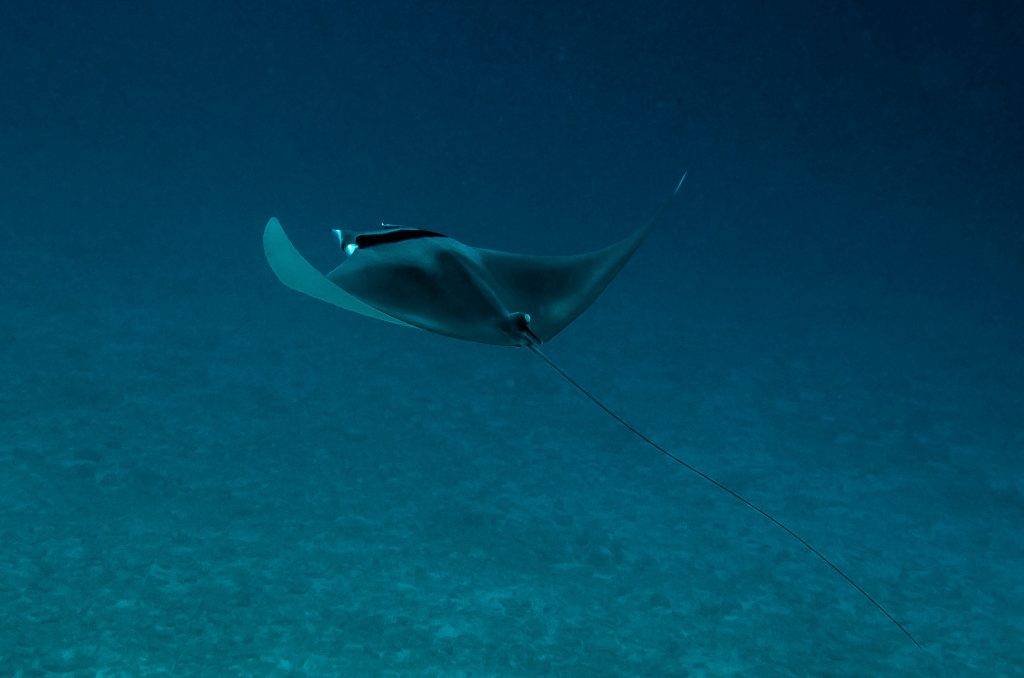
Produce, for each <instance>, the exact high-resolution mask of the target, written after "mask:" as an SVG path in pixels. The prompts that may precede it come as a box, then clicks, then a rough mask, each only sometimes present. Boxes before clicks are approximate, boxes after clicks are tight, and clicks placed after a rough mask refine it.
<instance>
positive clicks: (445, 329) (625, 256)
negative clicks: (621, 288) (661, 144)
mask: <svg viewBox="0 0 1024 678" xmlns="http://www.w3.org/2000/svg"><path fill="white" fill-rule="evenodd" d="M685 179H686V174H685V173H684V174H683V176H682V178H681V179H680V180H679V183H677V184H676V187H675V190H674V191H672V194H671V195H670V196H669V197H668V198H667V199H666V200H665V201H664V202H663V203H662V205H661V206H660V207H659V209H658V210H657V211H656V212H655V214H654V216H652V217H651V218H650V219H649V220H648V221H647V223H646V224H645V225H644V226H643V227H642V228H640V229H639V230H637V231H635V232H634V233H633V234H632V235H630V236H628V237H626V238H625V239H623V240H621V241H619V242H618V243H615V244H613V245H611V246H609V247H606V248H604V249H601V250H597V251H594V252H590V253H586V254H576V255H565V256H529V255H523V254H512V253H508V252H498V251H495V250H488V249H480V248H476V247H471V246H469V245H466V244H464V243H461V242H459V241H458V240H455V239H454V238H450V237H448V236H445V235H442V234H441V233H437V232H435V231H430V230H426V229H421V228H411V227H407V226H398V225H394V224H381V228H380V229H379V230H375V231H369V232H362V233H356V232H350V231H343V230H336V231H334V234H335V236H336V237H337V239H338V243H339V245H340V246H341V251H342V253H343V255H344V257H345V259H344V261H342V263H341V264H340V265H339V266H338V267H337V268H335V269H334V270H333V271H331V272H329V273H327V274H326V275H324V274H323V273H321V272H320V271H318V270H317V269H316V268H315V267H314V266H313V265H312V264H310V263H309V262H308V261H306V259H305V258H303V256H302V255H301V254H300V253H299V251H298V250H297V249H296V248H295V246H294V245H293V244H292V243H291V241H290V240H289V239H288V236H287V235H286V234H285V232H284V229H283V228H282V227H281V224H280V222H279V221H278V220H277V219H276V218H271V219H270V220H269V221H268V222H267V225H266V228H265V229H264V231H263V249H264V252H265V254H266V257H267V262H268V263H269V264H270V268H271V269H272V270H273V272H274V274H275V275H276V276H277V277H278V279H279V280H280V281H281V282H282V283H283V284H284V285H285V286H286V287H290V288H291V289H293V290H296V291H298V292H302V293H303V294H306V295H309V296H311V297H314V298H316V299H320V300H321V301H325V302H327V303H329V304H333V305H335V306H339V307H341V308H344V309H346V310H349V311H354V312H356V313H360V314H362V315H365V316H368V317H371V318H376V319H378V320H385V321H387V322H391V323H395V324H397V325H405V326H410V327H416V328H419V329H422V330H427V331H429V332H435V333H437V334H442V335H445V336H449V337H454V338H456V339H463V340H466V341H474V342H479V343H484V344H495V345H500V346H518V347H525V348H528V349H529V350H530V351H532V352H533V353H535V354H536V355H537V356H538V357H539V358H540V359H541V360H543V361H544V362H545V363H547V365H548V366H550V367H551V368H552V369H553V370H554V371H555V372H557V373H558V374H559V375H560V376H561V377H562V378H563V379H565V380H566V381H567V382H568V383H569V384H571V385H572V386H573V387H574V388H576V389H577V390H579V391H580V393H582V394H583V395H584V396H585V397H587V398H588V399H590V400H591V401H592V402H593V403H594V404H595V405H597V406H598V407H599V408H600V409H601V410H603V411H604V412H605V413H607V414H608V415H609V416H611V417H612V418H613V419H614V420H615V421H617V422H618V423H619V424H620V425H622V426H623V427H624V428H626V429H627V430H628V431H629V432H630V433H632V434H633V435H635V436H636V437H637V438H639V439H640V440H641V441H643V442H644V443H646V444H647V445H650V446H651V447H652V448H653V449H655V450H657V451H658V452H660V453H661V454H663V455H665V456H666V457H668V458H669V459H671V460H672V461H674V462H676V463H677V464H679V465H680V466H683V467H684V468H686V469H687V470H689V471H691V472H692V473H694V474H696V475H697V476H699V477H700V478H702V479H704V480H705V481H707V482H709V483H711V484H712V485H714V486H715V487H717V488H718V489H720V490H722V491H723V492H725V493H727V494H729V495H730V496H732V497H733V498H735V499H736V500H738V501H739V502H741V503H743V504H745V505H746V506H747V507H749V508H751V509H753V510H754V511H756V512H757V513H759V514H761V516H763V517H764V518H766V519H767V520H768V521H770V522H771V523H773V524H774V525H775V526H777V527H779V528H780V529H782V530H783V531H784V532H786V533H787V534H788V535H789V536H790V537H792V538H793V539H795V540H796V541H798V542H799V543H800V544H801V545H802V546H804V547H805V548H806V549H807V550H808V551H810V552H811V553H813V554H814V555H815V556H817V557H818V558H820V559H821V560H822V561H823V562H824V563H825V564H827V565H828V566H829V567H830V568H832V570H834V571H835V572H836V573H837V574H838V575H839V576H840V577H841V578H842V579H843V580H845V581H846V582H847V583H848V584H849V585H850V586H852V587H853V588H854V589H856V590H857V591H858V592H859V593H860V594H861V595H862V596H864V598H866V599H867V600H868V601H869V602H870V603H871V604H872V605H873V606H874V607H875V608H877V609H878V610H879V611H881V612H882V614H884V615H885V616H886V617H887V618H888V619H889V621H891V622H892V623H893V624H895V625H896V627H897V628H899V630H900V631H902V632H903V634H904V635H906V636H907V638H909V639H910V640H911V641H913V643H914V645H917V646H918V647H921V645H920V644H919V643H918V642H917V640H916V639H915V638H914V636H912V635H911V634H910V632H909V631H908V630H907V629H906V628H905V627H904V626H903V624H901V623H900V622H899V621H897V620H896V618H895V617H894V616H893V615H892V614H890V613H889V611H888V610H886V609H885V608H884V607H883V606H882V605H881V604H880V603H879V602H877V601H876V600H875V599H874V598H873V597H871V595H870V594H868V592H867V591H865V590H864V589H863V588H862V587H861V586H860V585H859V584H857V583H856V582H855V581H854V580H853V579H852V578H850V576H849V575H847V574H846V573H845V572H843V570H842V569H840V568H839V566H838V565H836V564H835V563H834V562H832V561H831V560H830V559H829V558H827V557H826V556H825V555H824V554H822V553H821V552H820V551H819V550H818V549H816V548H815V547H814V546H812V545H811V544H810V543H809V542H807V540H805V539H804V538H803V537H801V536H800V535H798V534H797V533H796V532H794V531H793V530H792V529H790V528H789V527H788V526H786V525H785V524H783V523H782V522H780V521H779V520H778V519H777V518H775V517H774V516H772V515H771V514H770V513H768V512H767V511H765V510H764V509H762V508H761V507H759V506H757V505H756V504H754V503H752V502H751V501H749V500H747V499H746V498H745V497H743V496H742V495H740V494H738V493H737V492H735V491H733V490H732V489H730V488H728V487H727V486H726V485H724V484H722V483H721V482H719V481H718V480H715V479H714V478H713V477H711V476H709V475H708V474H706V473H704V472H703V471H701V470H699V469H697V468H695V467H694V466H692V465H690V464H689V463H687V462H686V461H684V460H683V459H682V458H680V457H678V456H677V455H675V454H673V453H672V452H670V451H668V450H667V449H665V448H664V447H662V446H661V445H659V444H658V443H656V442H654V441H653V440H651V438H649V437H648V436H647V435H646V434H644V433H643V432H641V431H640V430H639V429H637V428H636V427H635V426H633V425H632V424H630V423H629V422H627V421H626V420H625V419H623V418H622V417H621V416H619V415H618V414H617V413H616V412H614V411H613V410H612V409H610V408H609V407H608V406H607V405H605V404H604V403H603V402H602V401H601V400H599V399H598V398H596V397H595V396H594V395H592V394H591V393H590V391H588V390H587V389H585V388H584V387H583V386H581V385H580V384H579V383H578V382H577V381H576V380H575V379H573V378H572V377H571V376H570V375H569V374H568V373H566V371H565V370H563V369H562V368H561V367H559V366H558V364H556V363H555V362H554V361H553V360H552V359H551V358H550V357H548V355H547V354H546V353H545V352H543V351H541V349H540V345H541V344H543V343H545V342H547V341H549V340H551V339H552V338H554V337H555V336H556V335H557V334H558V333H559V332H561V331H562V330H563V329H565V328H566V326H568V325H569V324H570V323H571V322H572V321H573V320H575V319H576V318H577V317H579V316H580V314H582V313H583V312H584V311H586V310H587V308H589V307H590V305H591V304H593V303H594V301H595V300H596V299H597V298H598V297H599V296H600V295H601V293H602V292H603V291H604V289H605V288H606V287H607V286H608V284H609V283H611V281H612V279H613V278H615V276H616V275H617V274H618V273H619V271H621V270H622V267H623V266H625V265H626V262H628V261H629V259H630V257H632V256H633V253H634V252H636V250H637V248H639V247H640V245H641V244H642V243H643V241H644V239H645V238H646V237H647V235H648V233H649V232H650V231H651V228H652V227H653V226H654V224H655V223H656V222H657V220H658V219H659V218H660V217H661V216H662V214H664V212H665V210H666V209H667V208H668V206H669V204H670V203H671V201H672V198H674V197H675V196H676V195H677V194H678V193H679V189H680V188H681V187H682V185H683V181H684V180H685Z"/></svg>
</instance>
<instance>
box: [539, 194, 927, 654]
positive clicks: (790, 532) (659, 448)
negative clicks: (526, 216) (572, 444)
mask: <svg viewBox="0 0 1024 678" xmlns="http://www.w3.org/2000/svg"><path fill="white" fill-rule="evenodd" d="M680 183H682V182H680ZM677 190H678V189H677ZM527 348H529V349H530V350H531V351H533V352H534V353H535V354H537V355H538V356H539V357H540V359H541V360H543V361H544V362H546V363H547V364H548V365H549V366H550V367H551V369H553V370H554V371H555V372H557V373H558V374H560V375H561V376H562V378H563V379H565V380H566V381H567V382H569V383H570V384H571V385H572V386H574V387H575V388H576V390H578V391H579V392H580V393H582V394H583V395H585V396H586V397H587V398H588V399H590V401H591V402H593V403H594V404H595V405H597V406H598V407H600V408H601V409H602V410H604V411H605V412H607V413H608V415H609V416H611V417H612V419H614V420H615V421H617V422H619V423H620V424H622V426H623V427H624V428H625V429H626V430H627V431H629V432H630V433H632V434H633V435H635V436H636V437H637V438H639V439H640V440H642V441H644V442H645V443H647V444H648V445H650V446H651V447H653V448H654V449H656V450H657V451H658V452H661V453H662V454H663V455H665V456H666V457H668V458H669V459H671V460H672V461H674V462H676V463H677V464H679V465H680V466H682V467H683V468H685V469H686V470H688V471H691V472H693V473H695V474H697V475H698V476H700V477H701V478H703V479H704V480H706V481H708V482H709V483H711V484H712V485H714V486H715V487H717V488H718V489H720V490H722V491H723V492H726V493H727V494H730V495H732V496H733V497H734V498H735V499H737V500H739V501H740V502H742V503H743V504H746V505H747V506H749V507H750V508H752V509H754V510H755V511H757V512H758V513H760V514H761V515H762V516H764V517H765V518H767V519H768V520H770V521H771V522H772V523H774V524H775V525H776V526H777V527H780V528H782V529H783V530H784V531H785V532H786V534H788V535H789V536H791V537H793V539H796V540H797V541H798V542H800V543H801V544H803V545H804V547H805V548H806V549H807V550H808V551H810V552H811V553H813V554H814V555H816V556H818V558H820V559H821V560H822V561H823V562H824V563H825V564H826V565H828V566H829V567H831V568H832V569H833V570H835V572H836V574H838V575H839V576H840V577H842V578H843V579H845V580H846V582H847V583H848V584H849V585H850V586H852V587H853V588H855V589H856V590H857V591H859V592H860V594H861V595H862V596H864V597H865V598H867V599H868V601H869V602H870V603H871V604H872V605H874V606H875V607H876V608H878V610H879V611H880V612H881V613H882V614H884V615H885V616H886V617H888V618H889V621H891V622H892V623H893V624H895V625H896V627H897V628H898V629H899V630H900V631H902V632H903V634H904V635H905V636H906V637H907V638H910V640H911V641H912V642H913V643H914V645H916V646H917V647H919V648H920V647H921V644H920V643H918V642H917V639H916V638H914V636H912V635H910V631H907V629H906V628H904V626H903V624H901V623H899V622H898V621H896V618H895V617H893V616H892V615H891V614H889V611H888V610H886V609H885V608H884V607H882V605H881V604H880V603H879V602H878V601H877V600H875V599H874V598H872V597H871V594H869V593H868V592H867V591H865V590H864V589H863V588H861V586H860V584H858V583H857V582H855V581H854V580H853V579H851V578H850V576H849V575H848V574H846V573H845V572H843V571H842V570H841V569H840V568H839V566H838V565H836V564H835V563H833V562H832V561H831V560H829V559H828V558H826V557H825V555H824V554H823V553H822V552H821V551H819V550H818V549H816V548H814V547H813V546H811V544H810V543H809V542H808V541H807V540H806V539H804V538H803V537H801V536H800V535H799V534H797V533H796V532H794V531H793V530H791V529H790V528H789V527H787V526H786V525H785V524H783V523H782V522H781V521H780V520H779V519H778V518H776V517H775V516H773V515H771V514H770V513H768V512H767V511H765V510H764V509H763V508H761V507H760V506H758V505H757V504H755V503H753V502H751V501H750V500H748V499H747V498H746V497H744V496H742V495H741V494H739V493H738V492H735V491H734V490H731V489H729V488H728V487H726V486H725V485H723V484H722V483H720V482H718V481H717V480H715V479H714V478H712V477H711V476H709V475H708V474H707V473H704V472H703V471H701V470H700V469H698V468H696V467H694V466H691V465H690V464H688V463H687V462H685V461H683V460H682V459H680V458H679V457H677V456H676V455H674V454H672V453H671V452H669V451H668V450H666V449H665V448H664V447H662V446H661V445H659V444H658V443H656V442H654V441H653V440H651V439H650V438H648V437H647V436H646V435H645V434H644V433H643V432H642V431H640V430H639V429H637V428H636V427H635V426H633V425H632V424H630V423H629V422H628V421H626V420H625V419H623V418H622V417H620V416H619V415H618V414H616V413H615V412H614V411H612V410H611V408H609V407H608V406H607V405H605V404H604V403H603V402H601V401H600V400H598V399H597V397H596V396H594V395H593V394H591V393H590V391H588V390H587V389H585V388H583V386H581V385H580V384H579V382H577V381H576V380H575V379H573V378H572V377H571V376H569V375H568V374H567V373H566V371H565V370H563V369H562V368H561V367H559V366H558V365H557V364H556V363H555V362H554V361H552V360H551V358H549V357H548V356H547V355H546V354H545V353H544V352H543V351H541V350H540V349H539V348H538V347H537V345H536V344H528V345H527Z"/></svg>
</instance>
